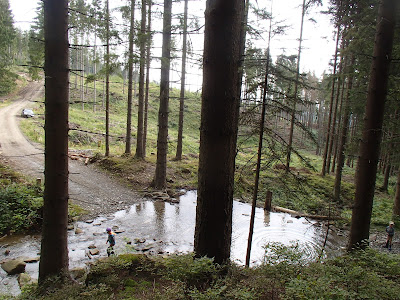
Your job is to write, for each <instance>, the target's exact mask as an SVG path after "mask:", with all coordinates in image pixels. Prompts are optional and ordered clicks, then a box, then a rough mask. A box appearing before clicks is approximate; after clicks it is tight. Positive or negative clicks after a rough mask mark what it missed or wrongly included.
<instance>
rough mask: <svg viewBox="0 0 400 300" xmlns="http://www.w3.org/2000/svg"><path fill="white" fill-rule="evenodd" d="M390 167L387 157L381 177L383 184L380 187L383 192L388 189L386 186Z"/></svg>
mask: <svg viewBox="0 0 400 300" xmlns="http://www.w3.org/2000/svg"><path fill="white" fill-rule="evenodd" d="M391 169H392V166H391V165H390V161H389V159H388V161H387V164H386V168H385V176H384V178H383V184H382V187H381V190H382V191H383V192H387V191H388V186H389V177H390V170H391Z"/></svg>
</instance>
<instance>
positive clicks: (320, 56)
mask: <svg viewBox="0 0 400 300" xmlns="http://www.w3.org/2000/svg"><path fill="white" fill-rule="evenodd" d="M273 1H274V2H273V17H274V19H275V20H276V21H277V22H279V21H281V22H283V24H285V25H288V26H289V29H288V30H287V32H286V35H284V36H274V37H273V38H272V41H271V55H272V58H273V59H274V58H276V56H277V55H279V54H281V53H285V54H287V55H297V49H298V44H299V42H298V38H299V34H300V20H301V3H302V0H273ZM9 2H10V8H11V10H12V13H13V16H14V24H15V25H16V26H17V27H19V28H21V29H22V30H28V29H29V26H30V24H31V22H32V20H33V19H34V17H35V15H36V7H37V1H36V0H9ZM125 2H126V0H110V6H111V7H112V6H118V5H121V4H123V3H125ZM158 2H159V1H158ZM323 2H325V3H326V2H327V1H326V0H325V1H323ZM205 3H206V1H205V0H197V1H190V2H189V14H191V13H196V14H198V15H199V16H200V17H203V16H204V9H205ZM252 3H254V5H257V6H259V7H261V6H262V5H264V6H265V7H266V8H267V9H268V11H269V10H270V5H271V4H270V3H271V2H270V1H267V0H262V1H252ZM174 5H175V4H174ZM157 9H158V10H161V8H157ZM177 10H181V11H182V12H183V6H182V5H180V6H179V8H177V7H176V8H175V9H174V10H173V11H174V12H175V11H177ZM321 10H326V7H317V8H313V9H311V11H310V12H309V14H308V15H306V17H305V24H304V31H303V32H304V33H303V39H304V40H303V50H302V56H301V60H300V70H301V71H302V72H307V71H311V72H315V75H316V76H317V77H320V76H321V75H322V74H323V73H324V72H326V73H329V72H330V71H329V69H330V67H329V62H330V60H331V59H332V57H333V54H334V50H335V41H334V33H333V32H334V28H333V26H332V24H330V21H329V17H328V16H326V15H322V14H319V12H320V11H321ZM181 11H179V12H181ZM136 15H137V18H139V12H137V13H136ZM310 18H313V19H315V20H316V22H317V23H314V22H311V21H310V20H309V19H310ZM201 20H203V19H201ZM154 24H155V26H157V25H156V22H154ZM262 25H263V26H264V27H265V28H268V25H269V24H268V22H267V21H263V24H262ZM155 39H156V41H155V42H154V45H161V36H159V37H155ZM157 39H158V40H157ZM190 40H191V42H192V45H193V48H194V50H198V51H200V50H201V49H202V46H203V40H202V36H200V35H196V36H194V35H193V36H191V37H190ZM266 40H267V36H265V37H264V40H260V41H259V42H258V43H260V44H261V47H263V48H266ZM180 43H181V39H180V38H179V37H178V38H177V41H176V44H177V45H180ZM159 48H160V47H159ZM154 51H161V49H159V50H154ZM153 55H154V56H157V55H158V54H157V53H156V54H154V53H153ZM189 67H190V63H189ZM175 68H176V69H177V70H180V67H179V65H176V66H175ZM189 72H191V73H196V72H197V73H198V75H192V78H191V79H190V78H189V79H187V82H189V84H190V82H191V83H192V84H193V85H194V86H200V85H201V70H199V68H198V66H195V65H193V66H192V71H189ZM188 76H190V75H188ZM174 80H175V81H178V80H179V74H178V72H175V73H174V72H171V81H174Z"/></svg>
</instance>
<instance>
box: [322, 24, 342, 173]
mask: <svg viewBox="0 0 400 300" xmlns="http://www.w3.org/2000/svg"><path fill="white" fill-rule="evenodd" d="M339 40H340V27H339V26H338V29H337V33H336V48H335V59H334V63H333V74H332V88H331V102H330V104H329V114H328V129H327V132H326V141H325V148H324V155H323V163H322V170H321V176H325V174H326V170H327V160H328V149H329V141H330V137H331V125H332V111H333V100H334V93H335V84H336V65H337V56H338V51H339Z"/></svg>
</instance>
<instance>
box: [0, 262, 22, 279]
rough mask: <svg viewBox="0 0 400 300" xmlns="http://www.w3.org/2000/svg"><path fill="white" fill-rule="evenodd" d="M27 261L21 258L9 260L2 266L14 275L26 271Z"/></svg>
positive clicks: (9, 273)
mask: <svg viewBox="0 0 400 300" xmlns="http://www.w3.org/2000/svg"><path fill="white" fill-rule="evenodd" d="M25 266H26V263H25V262H24V261H23V260H21V259H12V260H7V261H5V262H4V263H2V264H1V268H2V269H3V270H4V271H6V272H7V274H8V275H14V274H19V273H23V272H25Z"/></svg>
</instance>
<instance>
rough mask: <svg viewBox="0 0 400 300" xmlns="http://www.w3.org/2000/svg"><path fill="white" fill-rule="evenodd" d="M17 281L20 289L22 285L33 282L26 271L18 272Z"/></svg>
mask: <svg viewBox="0 0 400 300" xmlns="http://www.w3.org/2000/svg"><path fill="white" fill-rule="evenodd" d="M17 281H18V284H19V287H20V289H22V288H23V287H24V286H26V285H28V284H31V283H33V280H32V277H31V276H29V274H26V273H20V274H19V275H18V278H17Z"/></svg>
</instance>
